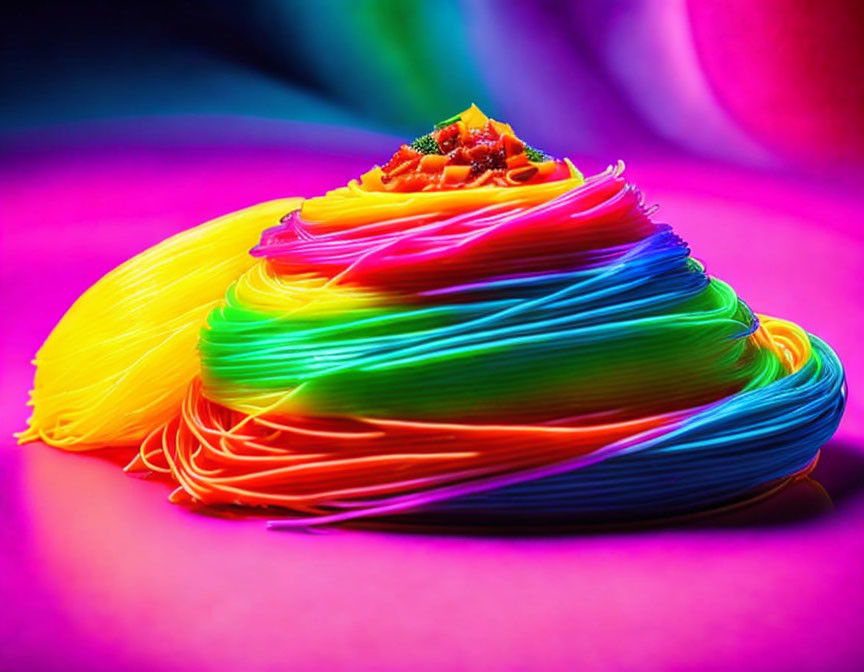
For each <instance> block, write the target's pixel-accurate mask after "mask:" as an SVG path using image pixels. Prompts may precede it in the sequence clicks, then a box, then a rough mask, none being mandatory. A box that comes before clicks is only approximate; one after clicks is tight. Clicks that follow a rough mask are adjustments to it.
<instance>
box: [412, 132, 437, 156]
mask: <svg viewBox="0 0 864 672" xmlns="http://www.w3.org/2000/svg"><path fill="white" fill-rule="evenodd" d="M411 149H416V150H417V151H418V152H420V153H421V154H440V153H441V148H440V147H438V141H437V140H436V139H435V138H433V137H432V134H431V133H428V134H426V135H421V136H420V137H419V138H417V139H416V140H414V142H412V143H411Z"/></svg>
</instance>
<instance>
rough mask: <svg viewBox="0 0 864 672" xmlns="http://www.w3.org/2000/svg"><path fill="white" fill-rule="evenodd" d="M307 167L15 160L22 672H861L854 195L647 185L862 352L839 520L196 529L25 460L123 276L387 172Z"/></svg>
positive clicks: (305, 157)
mask: <svg viewBox="0 0 864 672" xmlns="http://www.w3.org/2000/svg"><path fill="white" fill-rule="evenodd" d="M367 140H368V139H367ZM370 142H371V141H370ZM389 142H390V141H389V140H387V139H382V140H381V143H382V144H381V146H382V147H387V146H388V143H389ZM290 143H291V139H290V138H286V139H284V140H283V141H282V144H279V143H274V145H273V146H272V147H269V146H266V145H259V146H246V147H238V146H233V145H228V144H218V145H217V144H214V143H211V144H201V143H199V144H197V145H195V146H192V144H191V142H187V143H186V144H185V145H184V143H183V142H179V143H178V141H177V139H176V138H175V139H174V140H173V141H172V142H171V143H165V144H159V143H151V144H146V143H145V144H142V145H138V146H123V145H120V144H112V143H107V144H103V145H102V146H100V147H94V146H91V145H88V144H87V143H86V142H85V143H70V144H68V145H64V146H59V147H55V148H53V149H45V150H40V151H36V150H20V151H15V152H12V153H10V155H9V158H8V160H7V161H6V162H5V166H4V169H3V174H2V176H0V177H2V181H0V189H2V193H0V199H2V210H3V224H2V227H3V229H2V265H0V273H2V276H0V277H2V289H3V291H2V301H3V306H2V311H3V312H2V314H3V317H4V337H3V341H2V352H0V367H2V368H0V371H2V380H0V384H2V389H0V394H2V397H0V403H2V408H3V412H2V416H0V436H3V437H6V438H5V439H2V442H3V443H2V448H0V503H2V512H3V514H4V525H3V527H2V528H0V530H2V531H0V539H2V546H0V595H2V596H3V603H2V605H0V642H2V646H0V669H4V670H5V669H10V670H19V669H26V670H31V669H57V668H61V667H62V669H64V670H103V669H104V670H133V669H154V670H172V669H181V668H182V669H202V670H203V669H206V670H272V669H290V670H292V671H301V670H328V671H338V670H406V669H410V670H444V669H446V670H450V669H504V670H527V669H544V670H549V669H562V670H564V669H567V670H573V669H578V670H580V671H581V670H601V669H624V670H634V669H647V670H692V669H698V670H726V669H736V670H766V669H784V670H823V669H831V670H854V669H860V668H861V663H862V660H864V642H862V639H861V637H860V633H861V632H862V631H864V535H862V533H861V530H862V529H864V527H862V525H864V497H862V496H861V494H860V488H861V485H862V479H864V407H862V402H861V400H860V398H859V397H858V396H857V389H858V388H859V384H860V383H861V381H862V377H864V358H862V355H861V353H860V347H859V343H858V340H859V338H860V334H861V333H862V328H864V324H862V322H864V317H862V311H861V305H862V298H864V297H862V292H864V289H862V282H861V271H862V268H864V233H862V226H861V225H862V217H861V215H860V208H861V201H860V197H859V196H857V195H855V194H853V193H850V192H849V191H848V190H847V189H843V188H841V187H839V186H837V187H832V186H830V185H829V184H827V183H826V184H813V183H808V182H805V181H799V180H793V179H791V178H787V179H781V178H778V177H771V176H767V175H764V174H758V173H741V172H736V171H733V170H732V169H730V168H723V167H718V166H716V165H709V164H686V165H675V166H673V165H672V164H651V163H649V162H646V161H642V162H636V161H633V162H632V165H631V166H630V168H629V169H628V172H629V175H630V177H631V179H633V180H634V181H636V182H637V183H638V184H639V185H640V187H641V188H642V189H643V191H644V192H645V193H646V196H647V199H648V201H649V202H657V203H660V204H661V210H660V213H659V216H660V218H661V219H663V220H665V221H668V222H670V223H671V224H673V225H674V226H675V227H676V229H677V230H678V232H679V233H681V234H682V235H683V236H684V237H685V238H686V239H687V240H688V241H690V243H691V245H692V247H693V249H694V250H695V256H696V257H697V258H700V259H701V260H703V261H704V262H705V263H706V264H707V267H708V270H709V272H711V273H713V274H716V275H718V276H719V277H722V278H723V279H724V280H726V281H728V282H730V283H731V284H732V285H733V286H734V287H735V288H736V289H737V290H738V292H739V293H740V294H741V295H742V296H743V297H744V298H745V299H746V300H747V301H748V302H749V303H750V304H751V305H752V306H753V307H754V308H755V309H756V310H758V311H760V312H765V313H769V314H773V315H778V316H782V317H786V318H789V319H792V320H795V321H796V322H798V323H800V324H801V325H802V326H804V327H805V328H807V329H808V330H810V331H813V332H815V333H817V334H818V335H820V336H822V337H823V338H825V339H826V340H827V341H828V342H829V343H831V345H832V346H834V347H835V349H836V350H837V352H838V353H839V355H840V357H841V359H842V360H843V362H844V363H845V365H846V367H847V374H848V379H849V387H850V398H849V408H848V411H847V414H846V417H845V418H844V421H843V424H842V425H841V429H840V431H839V432H838V434H837V436H836V437H835V439H834V440H833V441H832V442H831V443H830V444H829V445H828V446H827V447H826V449H825V451H824V456H823V461H822V463H821V464H820V466H819V467H818V470H817V474H816V475H817V480H819V481H820V482H821V483H822V485H823V486H824V487H825V488H826V490H827V491H828V493H829V495H831V497H832V498H833V500H834V506H833V508H832V507H831V506H830V505H829V503H828V502H827V500H826V499H825V497H824V495H823V494H822V493H820V492H819V491H818V489H817V488H815V487H814V486H812V485H808V484H806V483H805V484H800V485H798V486H796V487H795V488H793V489H792V490H789V491H787V492H785V493H783V494H781V495H780V496H779V497H778V498H775V499H774V500H771V501H769V502H766V503H765V504H764V505H761V506H758V507H756V508H754V509H751V510H748V511H745V512H741V513H738V514H735V515H727V516H725V517H722V518H720V519H717V520H712V521H705V522H702V523H697V524H691V525H688V526H686V527H683V526H679V527H669V528H663V529H653V530H647V531H640V532H635V533H623V532H619V533H603V534H592V535H572V534H571V535H559V536H552V537H549V536H542V537H535V538H526V537H521V538H513V537H506V536H500V537H494V536H488V537H476V536H475V537H471V536H464V535H463V536H459V535H439V536H432V537H430V536H420V535H407V534H388V533H382V532H375V533H373V532H361V531H346V530H333V531H327V532H325V533H323V534H305V533H289V534H279V533H268V532H266V531H265V530H264V528H263V525H262V523H261V522H260V521H226V520H221V519H217V518H209V517H205V516H202V515H198V514H195V513H192V512H190V511H187V510H184V509H182V508H180V507H177V506H174V505H171V504H169V503H168V501H167V500H166V497H167V494H168V490H167V488H166V487H164V486H162V485H158V484H155V483H150V482H147V481H146V480H142V479H135V478H131V477H128V476H125V475H124V474H123V473H122V472H121V471H120V470H119V468H118V466H117V465H116V464H115V463H114V462H112V461H110V460H105V459H100V458H98V457H92V456H80V455H74V454H68V453H63V452H61V451H59V450H55V449H51V448H48V447H46V446H43V445H41V444H31V445H27V446H23V447H17V446H14V443H13V441H12V440H11V439H10V438H9V436H10V434H11V432H12V431H13V430H16V429H20V428H21V427H22V425H23V421H24V418H25V417H26V409H25V408H24V407H23V402H24V400H25V399H26V390H27V389H28V386H29V384H30V378H31V375H32V371H31V368H30V367H29V365H28V361H29V359H30V358H31V357H32V355H33V353H34V352H35V350H36V348H37V347H38V345H39V343H40V342H41V340H42V339H43V338H44V337H45V336H46V335H47V333H48V332H49V330H50V328H51V327H52V326H53V324H54V323H55V322H56V320H57V319H58V318H59V317H60V316H61V314H62V313H63V311H64V310H65V309H66V308H67V307H68V306H69V304H70V303H71V302H72V301H73V300H74V299H75V297H77V296H78V295H79V294H80V293H81V292H82V291H83V290H84V289H86V287H87V286H88V285H90V284H91V283H92V282H93V281H95V280H96V279H97V278H98V277H99V276H100V275H101V274H102V273H104V272H106V271H107V270H109V269H110V268H111V267H113V266H114V265H116V264H117V263H119V262H121V261H122V260H124V259H125V258H127V257H129V256H131V255H132V254H134V253H136V252H138V251H140V250H141V249H143V248H144V247H146V246H147V245H150V244H152V243H154V242H156V241H158V240H160V239H162V238H164V237H165V236H167V235H169V234H171V233H173V232H176V231H179V230H181V229H183V228H186V227H188V226H191V225H194V224H196V223H198V222H200V221H204V220H206V219H209V218H211V217H214V216H216V215H219V214H222V213H224V212H226V211H229V210H232V209H236V208H239V207H242V206H245V205H249V204H252V203H254V202H257V201H261V200H265V199H269V198H274V197H279V196H290V195H296V194H301V195H309V194H312V193H315V192H316V191H319V190H321V189H322V188H325V187H330V186H335V185H338V184H340V183H343V182H344V181H345V180H346V179H347V178H348V177H349V176H352V175H354V174H357V173H359V172H360V171H361V170H362V169H364V168H365V167H366V164H367V163H368V159H367V158H365V157H364V156H361V154H366V153H367V152H368V151H369V149H368V147H364V148H363V150H362V151H361V150H360V149H359V148H358V149H356V150H352V151H353V152H354V153H353V154H352V153H350V152H349V151H348V150H341V151H340V153H338V154H334V153H333V152H332V151H331V152H330V153H329V154H325V155H323V156H321V155H315V154H312V153H310V152H309V151H308V150H297V151H288V147H289V146H290ZM367 144H368V142H367ZM373 144H374V142H373ZM385 151H386V150H385ZM315 156H318V157H319V158H314V157H315ZM615 158H617V157H609V159H610V160H611V159H615ZM301 165H302V166H303V170H304V171H305V172H304V173H301V172H299V171H298V168H299V167H300V166H301ZM586 166H587V167H588V168H591V169H597V168H602V166H600V165H598V164H595V165H591V162H588V163H587V164H586ZM301 175H302V177H301Z"/></svg>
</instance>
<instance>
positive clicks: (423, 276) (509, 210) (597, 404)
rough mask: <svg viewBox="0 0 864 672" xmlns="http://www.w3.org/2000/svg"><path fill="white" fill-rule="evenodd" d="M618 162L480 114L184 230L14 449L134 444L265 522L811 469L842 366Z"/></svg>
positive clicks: (653, 490) (180, 477) (69, 347)
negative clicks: (726, 269) (723, 275)
mask: <svg viewBox="0 0 864 672" xmlns="http://www.w3.org/2000/svg"><path fill="white" fill-rule="evenodd" d="M622 171H623V166H622V165H621V164H619V165H617V166H615V167H612V168H609V169H608V170H607V171H606V172H604V173H602V174H600V175H596V176H593V177H590V178H588V179H585V178H583V176H582V175H581V174H580V173H579V171H577V170H576V168H575V167H574V166H573V164H572V163H571V162H569V161H568V160H563V161H560V160H556V159H553V158H551V157H548V156H546V155H545V154H544V153H542V152H540V151H538V150H536V149H533V148H531V147H529V146H528V145H526V144H525V143H523V142H522V141H521V140H520V139H519V138H518V137H517V136H516V134H515V133H514V132H513V130H512V129H511V128H510V127H509V126H508V125H507V124H502V123H499V122H496V121H494V120H491V119H487V118H486V117H485V116H484V115H483V114H482V113H481V112H480V111H479V110H478V109H477V108H476V107H474V106H472V107H471V108H470V109H469V110H466V111H465V112H463V113H462V114H461V115H457V116H456V117H454V118H452V119H448V120H447V121H445V122H442V123H441V124H439V125H438V126H436V130H435V131H433V132H432V133H430V134H428V135H425V136H423V137H421V138H418V139H417V140H415V141H414V142H413V143H412V144H411V145H403V146H402V147H401V148H400V149H399V150H398V151H397V152H396V153H395V154H394V155H393V157H392V158H391V159H390V160H389V161H388V162H387V163H386V164H384V165H383V166H381V167H376V168H375V169H373V170H371V171H370V172H368V173H366V174H365V175H363V176H362V177H361V178H360V179H359V181H358V180H352V181H351V182H350V183H349V184H348V185H347V186H346V187H343V188H340V189H336V190H334V191H331V192H329V193H327V194H326V195H324V196H321V197H318V198H312V199H309V200H305V201H301V200H300V199H286V200H284V201H274V202H271V203H265V204H263V205H260V206H256V207H254V208H251V209H249V210H245V211H241V212H239V213H235V214H233V215H229V216H227V217H225V218H222V219H221V220H216V221H215V222H212V223H210V224H205V225H203V226H202V227H199V228H197V229H193V230H192V231H189V232H187V233H184V234H181V235H180V236H177V237H175V238H172V239H170V240H168V241H166V242H165V243H162V244H161V245H158V246H156V247H155V248H152V249H151V250H148V251H147V252H145V253H143V254H142V255H140V256H138V257H136V258H135V259H133V260H131V261H129V262H127V263H126V264H124V265H123V266H120V267H119V268H118V269H116V270H115V271H113V272H112V273H110V274H109V275H107V276H106V277H105V278H103V279H102V280H101V281H100V282H99V283H97V284H96V285H95V286H94V287H93V288H91V289H90V290H89V291H88V292H87V293H86V294H84V296H82V297H81V299H79V301H78V302H76V304H75V305H74V306H73V307H72V308H71V309H70V311H69V312H68V313H67V315H66V316H65V317H64V318H63V320H62V321H61V322H60V324H59V325H58V326H57V328H56V329H55V331H54V332H53V333H52V334H51V336H50V337H49V338H48V340H47V341H46V343H45V345H44V346H43V347H42V349H41V350H40V351H39V353H38V354H37V357H36V362H35V363H36V365H37V367H38V368H37V373H36V380H35V389H34V391H33V393H32V402H31V403H32V404H33V405H34V412H33V416H32V418H31V419H30V421H29V425H30V426H29V429H27V430H26V431H25V432H24V433H23V434H22V435H21V437H20V438H21V440H22V441H27V440H35V439H41V440H43V441H45V442H46V443H49V444H51V445H55V446H60V447H63V448H67V449H72V450H85V449H91V448H99V447H103V446H118V445H129V446H136V447H138V448H139V454H138V456H137V457H136V458H135V459H134V460H133V462H132V463H131V464H130V465H129V467H127V469H129V470H132V471H135V470H144V471H150V472H157V473H162V474H164V475H165V476H166V477H167V478H170V479H171V480H172V481H173V482H175V483H176V486H177V487H176V490H175V491H174V493H173V494H172V500H173V501H177V502H186V503H189V504H194V505H198V506H209V507H236V506H240V507H267V508H266V510H267V512H268V513H270V514H272V517H273V518H278V520H274V521H272V522H271V523H270V525H271V526H273V527H292V526H301V527H302V526H309V525H316V524H325V523H338V522H343V521H349V520H354V519H375V520H379V521H380V520H389V521H392V520H398V521H412V520H418V521H419V520H425V521H431V520H449V521H454V520H456V521H458V520H471V521H478V520H480V521H484V520H495V521H498V522H504V523H507V522H519V521H522V522H525V521H539V520H560V521H574V522H575V521H618V520H642V519H646V518H652V519H653V518H658V517H666V516H675V515H680V514H686V513H689V512H693V511H704V510H709V509H714V508H718V507H725V506H727V505H730V504H733V503H735V502H741V501H746V500H750V499H752V498H754V497H759V496H764V495H766V494H768V493H770V492H773V491H774V490H776V489H778V488H779V487H782V486H783V485H785V484H786V483H789V482H791V481H792V480H794V479H796V478H800V477H802V476H803V475H806V474H807V473H808V472H809V470H810V469H812V467H813V465H814V464H815V461H816V459H817V456H818V453H819V449H820V446H821V445H822V444H823V443H825V442H826V441H827V440H828V439H829V438H830V437H831V435H832V434H833V432H834V431H835V429H836V427H837V425H838V423H839V420H840V416H841V414H842V412H843V407H844V403H845V383H844V377H843V369H842V366H841V364H840V362H839V361H838V359H837V357H836V355H835V354H834V353H833V352H832V350H831V349H830V348H829V347H828V346H827V345H826V344H825V343H824V342H822V341H821V340H819V339H818V338H816V337H814V336H811V335H808V334H807V333H806V332H804V331H803V330H801V329H800V328H799V327H797V326H795V325H794V324H791V323H789V322H785V321H783V320H779V319H775V318H770V317H765V316H762V315H757V314H755V313H753V312H752V311H751V310H750V308H748V306H747V305H746V304H745V303H744V302H743V301H741V300H740V299H739V298H738V297H737V296H736V294H735V292H734V291H733V290H732V288H731V287H729V285H726V284H724V283H723V282H721V281H719V280H717V279H715V278H711V277H709V276H707V275H706V274H705V272H704V268H703V267H702V266H701V265H700V264H699V262H697V261H695V260H694V259H693V258H691V257H690V254H689V249H688V248H687V245H686V244H685V243H684V241H683V240H681V238H679V237H678V236H677V235H675V233H674V232H673V231H672V229H671V228H670V227H669V226H668V225H666V224H661V223H658V222H655V221H654V220H653V219H652V218H651V214H652V213H651V210H650V209H647V208H646V207H645V206H644V204H643V200H642V197H641V195H640V193H639V192H638V190H636V189H635V188H634V187H633V186H632V185H630V184H628V183H627V182H626V181H625V180H624V179H623V178H622ZM265 229H266V230H265ZM262 230H263V233H262ZM256 242H257V245H256V244H255V243H256ZM253 245H254V247H253V249H252V250H251V255H250V254H249V253H248V250H249V248H250V247H252V246H253Z"/></svg>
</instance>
